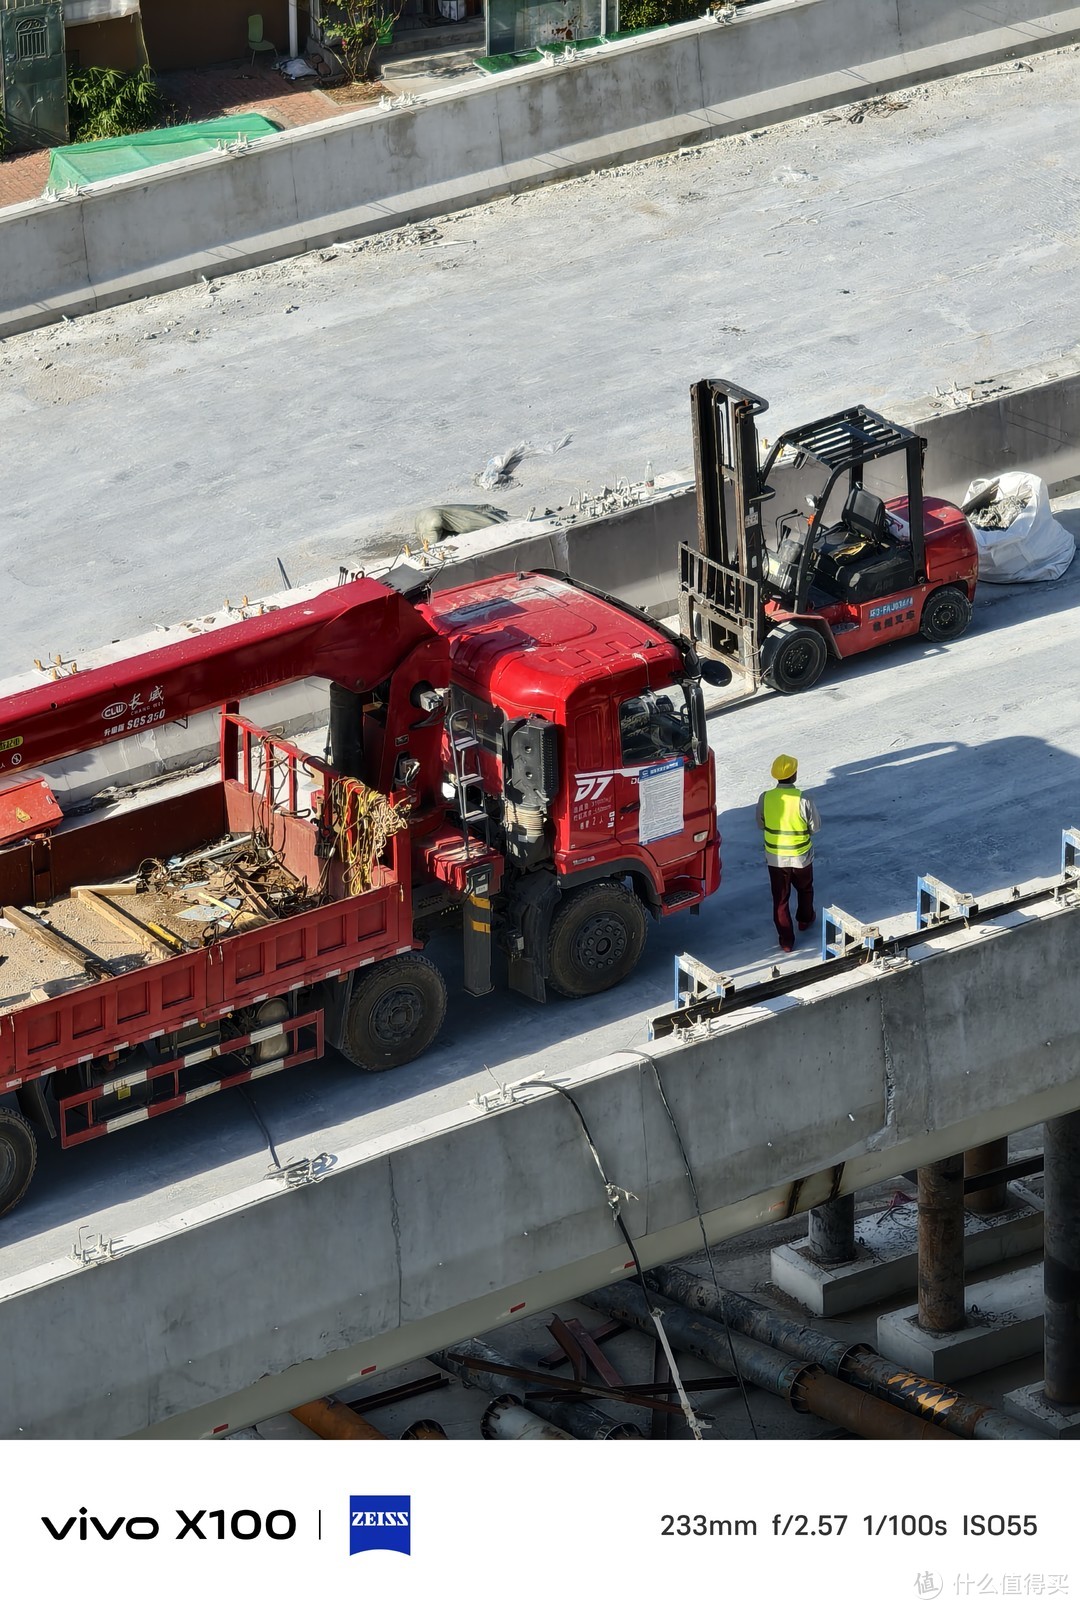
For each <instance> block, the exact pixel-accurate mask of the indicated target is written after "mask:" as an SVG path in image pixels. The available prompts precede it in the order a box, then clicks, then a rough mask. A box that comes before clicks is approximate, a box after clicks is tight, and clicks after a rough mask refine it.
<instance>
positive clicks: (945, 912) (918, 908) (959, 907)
mask: <svg viewBox="0 0 1080 1610" xmlns="http://www.w3.org/2000/svg"><path fill="white" fill-rule="evenodd" d="M978 914H979V904H978V901H977V900H973V899H972V897H971V895H969V894H961V893H960V892H959V890H958V889H952V888H950V887H949V885H948V884H947V883H942V881H941V879H940V878H932V877H931V876H930V875H929V873H927V874H925V876H923V877H921V878H916V880H915V931H916V933H918V932H920V931H921V930H922V929H923V928H932V927H933V925H934V923H936V922H952V921H954V919H955V918H957V917H965V918H968V917H977V916H978Z"/></svg>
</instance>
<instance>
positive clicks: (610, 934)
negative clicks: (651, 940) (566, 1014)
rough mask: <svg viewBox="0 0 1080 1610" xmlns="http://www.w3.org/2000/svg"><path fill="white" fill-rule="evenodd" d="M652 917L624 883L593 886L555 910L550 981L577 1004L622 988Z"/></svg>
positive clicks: (642, 947)
mask: <svg viewBox="0 0 1080 1610" xmlns="http://www.w3.org/2000/svg"><path fill="white" fill-rule="evenodd" d="M647 918H648V913H647V912H646V910H645V907H644V906H643V905H642V903H641V901H640V900H639V899H638V897H637V895H636V894H634V893H633V892H632V891H631V890H630V889H627V888H626V887H625V885H624V884H621V883H611V882H604V883H592V884H589V885H588V886H587V887H586V888H584V889H576V890H575V891H574V893H573V894H569V895H567V897H566V899H565V900H563V901H562V902H561V904H560V905H559V906H558V907H557V908H556V911H555V915H554V917H553V918H552V922H551V932H550V935H549V937H548V965H547V981H548V983H549V984H550V985H551V987H552V989H554V990H558V992H559V994H560V995H567V996H569V997H570V999H571V1000H576V999H578V998H579V997H580V996H582V995H599V994H600V992H601V990H605V989H611V988H612V987H613V986H614V985H615V984H621V983H622V981H623V979H624V978H626V976H627V975H628V974H629V973H632V972H633V970H634V968H635V967H636V966H637V964H638V962H639V961H640V960H641V952H642V951H643V950H644V948H645V933H646V928H647V926H648V922H647Z"/></svg>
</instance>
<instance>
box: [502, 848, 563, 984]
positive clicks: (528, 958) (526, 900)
mask: <svg viewBox="0 0 1080 1610" xmlns="http://www.w3.org/2000/svg"><path fill="white" fill-rule="evenodd" d="M561 893H562V891H561V889H560V888H559V882H558V879H557V878H556V876H555V874H554V873H553V872H532V873H530V874H529V876H528V877H526V878H522V879H521V881H520V883H518V884H517V885H516V887H515V889H514V892H513V894H512V896H511V898H510V901H509V903H508V906H507V912H506V922H507V929H508V939H509V949H508V958H509V959H508V963H507V983H508V984H509V986H510V988H511V989H512V990H514V991H516V993H517V994H518V995H524V996H525V997H526V998H527V999H528V1000H530V1001H538V1002H540V1003H541V1004H543V1002H544V1001H546V1000H547V984H546V983H545V980H544V974H545V971H546V963H547V942H548V931H549V930H550V928H551V917H552V913H553V912H554V910H555V907H556V906H557V905H558V903H559V897H560V895H561Z"/></svg>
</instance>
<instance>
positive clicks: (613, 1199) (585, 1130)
mask: <svg viewBox="0 0 1080 1610" xmlns="http://www.w3.org/2000/svg"><path fill="white" fill-rule="evenodd" d="M530 1085H531V1086H535V1087H537V1088H539V1089H541V1090H553V1091H554V1092H555V1094H556V1095H557V1096H564V1097H565V1098H566V1100H567V1101H568V1102H569V1103H570V1105H571V1107H573V1109H574V1112H575V1113H576V1114H577V1120H578V1123H579V1124H580V1125H581V1132H582V1134H583V1135H584V1136H585V1141H586V1144H587V1145H588V1148H589V1150H590V1151H591V1152H592V1156H593V1162H594V1163H595V1164H596V1168H597V1172H598V1173H599V1175H600V1178H601V1180H602V1181H603V1182H604V1195H605V1197H606V1198H607V1205H608V1207H609V1208H610V1209H611V1216H612V1218H613V1219H614V1220H615V1223H616V1224H617V1225H618V1227H619V1232H620V1234H621V1235H622V1238H623V1240H624V1241H625V1242H626V1245H627V1249H628V1251H629V1253H630V1256H631V1258H633V1260H634V1268H635V1270H636V1271H637V1277H638V1281H639V1282H640V1285H641V1290H642V1294H643V1295H644V1298H645V1302H646V1306H647V1307H648V1310H649V1317H650V1319H651V1320H652V1322H653V1324H654V1325H655V1326H656V1334H657V1336H658V1338H659V1340H660V1346H661V1347H662V1348H663V1350H664V1356H665V1357H666V1359H667V1361H668V1368H669V1369H670V1370H671V1379H672V1381H673V1382H674V1384H675V1390H676V1392H677V1393H678V1394H679V1402H680V1403H681V1404H682V1411H683V1414H684V1416H685V1417H686V1423H687V1425H688V1426H689V1427H690V1430H691V1432H692V1433H693V1436H694V1439H695V1441H697V1442H701V1441H703V1440H704V1439H703V1437H702V1433H701V1422H700V1421H699V1420H698V1417H697V1415H696V1414H695V1413H694V1410H693V1407H692V1406H691V1403H690V1399H689V1398H688V1397H687V1395H686V1388H685V1387H684V1386H683V1383H682V1376H681V1375H680V1374H679V1370H678V1366H677V1365H676V1363H675V1357H674V1354H673V1353H672V1351H671V1343H670V1342H669V1341H668V1339H667V1332H666V1331H665V1330H664V1323H663V1319H662V1317H661V1315H660V1313H659V1311H658V1310H657V1309H656V1308H655V1307H654V1303H655V1301H656V1293H655V1292H652V1291H650V1290H649V1288H648V1286H647V1285H646V1284H645V1272H644V1270H643V1269H642V1267H641V1259H640V1258H639V1257H638V1253H637V1248H636V1247H635V1245H634V1242H633V1238H632V1237H631V1235H630V1231H629V1230H628V1229H627V1228H626V1222H625V1220H624V1219H623V1216H622V1209H621V1208H620V1207H619V1198H620V1197H621V1196H622V1197H627V1198H629V1197H630V1196H631V1194H632V1193H631V1192H630V1191H626V1190H624V1189H623V1188H622V1187H621V1186H619V1185H615V1184H613V1183H612V1181H611V1180H610V1179H609V1178H608V1176H607V1172H606V1170H605V1168H604V1165H603V1163H602V1162H601V1160H600V1153H599V1152H598V1151H597V1149H596V1142H595V1141H594V1140H593V1138H592V1135H591V1133H590V1131H589V1126H588V1124H587V1123H586V1121H585V1114H584V1113H583V1112H582V1110H581V1108H580V1107H579V1106H578V1104H577V1102H576V1101H575V1100H574V1098H573V1096H572V1095H571V1094H570V1092H569V1090H566V1089H564V1087H563V1086H562V1085H557V1084H554V1083H553V1082H552V1081H551V1080H550V1079H523V1080H522V1081H521V1084H520V1085H519V1086H518V1088H519V1089H522V1088H524V1087H527V1086H530ZM756 1434H757V1433H756V1432H755V1436H756Z"/></svg>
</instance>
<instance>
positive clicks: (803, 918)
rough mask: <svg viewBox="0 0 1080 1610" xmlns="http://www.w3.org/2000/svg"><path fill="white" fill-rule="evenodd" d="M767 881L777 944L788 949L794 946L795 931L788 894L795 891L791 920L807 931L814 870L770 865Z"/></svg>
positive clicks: (812, 911) (803, 867) (812, 868)
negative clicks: (795, 900) (769, 887)
mask: <svg viewBox="0 0 1080 1610" xmlns="http://www.w3.org/2000/svg"><path fill="white" fill-rule="evenodd" d="M769 882H770V883H771V885H772V897H773V922H775V924H776V932H777V934H778V935H779V937H780V943H781V944H782V945H786V946H787V947H788V948H789V949H790V947H791V946H792V945H794V943H795V930H794V929H793V928H792V926H791V907H790V900H791V891H792V889H794V890H795V893H796V894H797V895H798V901H797V903H796V906H795V920H796V921H797V922H798V924H799V927H800V928H809V926H810V924H811V923H812V922H813V920H814V867H813V863H812V862H811V864H810V865H809V866H771V867H770V868H769Z"/></svg>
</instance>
